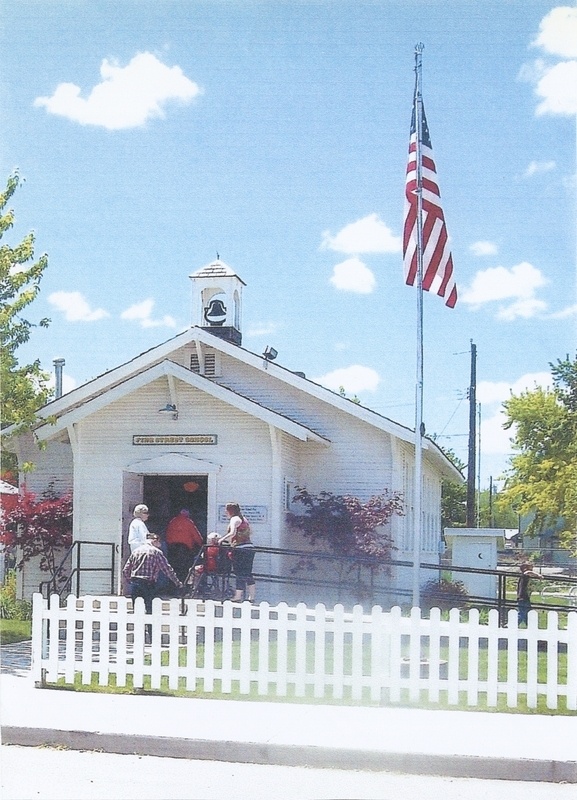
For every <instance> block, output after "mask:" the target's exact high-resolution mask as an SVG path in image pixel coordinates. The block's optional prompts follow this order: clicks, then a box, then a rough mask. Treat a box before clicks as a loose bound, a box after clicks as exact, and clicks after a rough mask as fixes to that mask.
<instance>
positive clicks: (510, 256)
mask: <svg viewBox="0 0 577 800" xmlns="http://www.w3.org/2000/svg"><path fill="white" fill-rule="evenodd" d="M1 36H2V42H1V45H2V48H1V52H2V56H1V60H0V65H1V67H2V69H1V85H0V102H1V114H0V137H1V146H0V160H1V163H0V174H2V175H4V176H6V177H7V176H8V174H10V172H11V171H12V170H13V169H14V168H15V167H18V168H19V170H20V172H21V175H22V176H23V178H25V182H24V184H23V186H22V187H21V188H20V189H19V190H18V192H17V193H16V196H15V198H14V199H13V205H14V208H15V210H16V216H17V224H16V226H15V228H14V231H13V232H11V233H10V234H9V236H8V239H9V241H10V242H11V243H15V242H16V241H18V240H19V237H22V236H23V235H25V234H26V233H27V232H28V231H29V230H30V229H34V231H35V233H36V244H37V254H40V253H42V252H44V251H46V252H47V253H48V255H49V267H48V270H47V272H46V274H45V277H44V279H43V282H42V292H41V295H40V298H39V299H38V300H37V301H36V302H35V304H34V306H33V307H31V312H30V316H32V317H34V318H35V319H39V318H41V317H42V316H45V315H46V316H49V317H51V319H52V324H51V326H50V328H49V329H48V330H44V329H38V330H37V331H36V332H35V333H34V334H33V337H32V339H31V341H30V342H29V344H28V345H27V346H26V347H25V348H23V349H22V351H21V358H22V360H24V359H25V358H26V359H30V358H36V357H39V358H40V359H41V362H42V364H43V365H44V367H45V368H46V369H48V370H50V369H51V368H52V359H53V358H54V357H56V356H62V357H64V358H65V359H66V367H65V389H67V388H72V387H73V386H75V385H80V384H81V383H83V382H84V381H86V380H88V379H90V378H92V377H94V376H95V375H98V374H100V373H102V372H104V371H105V370H107V369H110V368H112V367H114V366H116V365H117V364H119V363H121V362H123V361H125V360H128V359H129V358H132V357H133V356H135V355H136V354H138V353H140V352H142V351H144V350H146V349H148V348H150V347H152V346H154V345H155V344H157V343H160V342H162V341H164V340H165V339H168V338H170V337H171V336H173V335H174V334H176V333H177V332H178V331H180V330H182V329H183V328H184V327H186V326H187V325H188V324H189V323H190V281H189V279H188V275H189V274H190V273H191V272H193V271H195V270H197V269H198V268H200V267H202V266H204V265H205V264H207V263H209V262H210V261H212V260H213V259H214V258H215V255H216V253H217V252H218V253H219V254H220V257H221V259H222V260H223V261H225V262H226V263H227V264H229V265H230V266H231V267H233V268H234V269H235V270H236V271H237V272H238V274H239V275H240V276H241V277H242V278H243V279H244V281H245V282H246V283H247V289H246V291H245V294H244V307H243V315H244V321H243V345H244V346H246V347H247V348H248V349H250V350H253V351H255V352H262V351H263V349H264V347H265V345H267V344H269V345H272V346H274V347H275V348H276V349H277V350H278V352H279V357H278V361H279V363H281V364H283V365H284V366H286V367H288V368H289V369H294V370H302V371H304V372H305V373H306V374H307V377H311V378H313V379H315V380H319V381H320V382H321V383H324V384H325V385H327V386H329V387H330V388H334V389H338V387H339V386H340V385H343V386H344V387H345V389H346V391H347V392H348V393H349V394H357V395H358V397H359V398H360V399H361V401H362V402H363V404H364V405H367V406H368V407H370V408H373V409H375V410H376V411H378V412H380V413H382V414H385V415H386V416H389V417H391V418H392V419H394V420H396V421H398V422H401V423H403V424H406V425H409V426H411V427H412V426H413V425H414V387H415V350H416V297H415V290H414V289H413V288H411V287H408V286H405V285H404V282H403V267H402V255H401V252H400V237H401V233H402V224H403V200H404V176H405V169H406V162H407V148H408V141H409V125H410V116H411V105H412V92H413V81H414V72H413V67H414V46H415V44H416V43H417V42H419V41H422V42H424V44H425V51H424V55H423V94H424V102H425V107H426V112H427V118H428V122H429V127H430V131H431V138H432V145H433V153H434V156H435V161H436V165H437V172H438V178H439V185H440V188H441V194H442V200H443V208H444V211H445V217H446V220H447V227H448V232H449V235H450V237H451V247H452V253H453V261H454V264H455V275H456V280H457V286H458V290H459V301H458V303H457V306H456V308H455V309H452V310H451V309H448V308H446V307H445V306H444V304H443V301H442V300H441V299H440V298H437V297H436V296H434V295H431V296H429V295H426V296H425V298H424V309H425V321H424V325H425V329H424V336H425V383H424V419H425V423H426V427H427V432H428V433H430V434H432V433H436V434H438V435H440V436H441V437H442V438H440V440H439V441H440V443H441V444H443V445H444V446H448V447H452V448H453V449H454V450H455V452H456V453H457V454H458V455H459V456H460V457H461V458H463V459H464V460H466V450H467V426H468V406H467V400H466V390H467V386H468V383H469V349H470V341H471V340H473V341H474V342H475V344H476V345H477V351H478V364H477V377H478V400H479V401H480V403H481V419H482V429H481V448H482V459H481V466H482V482H483V484H484V485H486V484H487V483H488V478H489V475H492V476H493V477H494V478H496V477H497V476H498V475H500V474H502V472H503V470H504V468H505V466H506V463H507V456H508V452H509V443H508V434H506V433H505V432H504V431H503V430H502V427H501V422H502V417H501V416H500V413H499V410H500V404H501V402H502V400H503V399H505V398H506V397H507V396H508V395H509V393H510V391H511V389H513V390H514V391H516V392H518V391H520V390H522V389H523V388H525V387H527V386H528V387H532V386H534V385H535V383H536V382H537V383H541V384H546V383H547V381H548V380H549V377H548V372H549V366H548V365H549V362H551V361H556V360H557V359H558V358H563V357H565V355H566V354H567V353H572V354H574V352H575V347H576V342H577V338H576V321H577V296H576V283H577V282H576V269H575V260H576V243H575V233H576V226H575V211H576V203H575V189H576V182H575V151H576V148H575V142H576V139H575V114H576V111H577V10H576V9H575V7H570V6H555V5H554V4H552V3H550V2H541V1H540V0H519V2H517V0H512V1H511V2H507V1H505V0H499V2H490V0H489V1H487V2H480V1H479V2H455V1H453V2H451V0H442V1H439V2H435V1H433V0H431V1H427V0H398V1H397V0H388V1H387V2H385V0H381V1H380V2H379V1H376V2H363V0H354V2H338V1H335V2H307V1H306V0H304V1H303V2H290V1H289V2H276V0H269V1H268V2H240V0H209V1H208V2H194V1H193V0H189V1H188V2H182V1H180V0H172V1H169V2H162V0H160V1H159V0H155V2H141V1H140V0H134V1H133V2H128V1H127V2H122V1H121V2H118V1H117V2H113V3H108V2H105V1H104V2H103V1H102V0H98V2H96V0H94V1H93V2H91V1H90V0H85V1H84V2H82V1H81V0H71V2H62V1H60V0H51V2H40V1H39V0H38V1H36V2H26V0H22V1H21V2H18V3H11V4H8V3H5V4H4V5H3V8H2V22H1Z"/></svg>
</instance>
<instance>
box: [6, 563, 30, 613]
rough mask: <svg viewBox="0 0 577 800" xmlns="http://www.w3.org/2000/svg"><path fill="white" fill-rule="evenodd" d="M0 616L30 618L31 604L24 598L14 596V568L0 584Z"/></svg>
mask: <svg viewBox="0 0 577 800" xmlns="http://www.w3.org/2000/svg"><path fill="white" fill-rule="evenodd" d="M0 618H1V619H22V620H24V619H32V606H31V605H30V603H27V602H26V600H18V599H17V598H16V570H14V569H11V570H10V571H9V572H8V573H7V574H6V580H5V581H4V585H3V586H0Z"/></svg>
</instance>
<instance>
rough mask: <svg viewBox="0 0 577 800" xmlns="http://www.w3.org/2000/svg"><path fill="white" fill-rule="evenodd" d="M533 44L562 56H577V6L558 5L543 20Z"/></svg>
mask: <svg viewBox="0 0 577 800" xmlns="http://www.w3.org/2000/svg"><path fill="white" fill-rule="evenodd" d="M533 45H534V46H537V47H541V48H542V49H543V50H545V51H546V52H547V53H551V54H552V55H555V56H561V57H562V58H575V57H577V8H575V7H571V6H557V8H554V9H553V10H552V11H550V12H549V13H548V14H547V16H546V17H543V19H542V20H541V23H540V25H539V35H538V36H537V38H536V39H535V41H534V42H533Z"/></svg>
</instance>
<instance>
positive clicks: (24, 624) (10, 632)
mask: <svg viewBox="0 0 577 800" xmlns="http://www.w3.org/2000/svg"><path fill="white" fill-rule="evenodd" d="M31 637H32V620H29V619H0V644H13V643H14V642H24V641H26V639H30V638H31Z"/></svg>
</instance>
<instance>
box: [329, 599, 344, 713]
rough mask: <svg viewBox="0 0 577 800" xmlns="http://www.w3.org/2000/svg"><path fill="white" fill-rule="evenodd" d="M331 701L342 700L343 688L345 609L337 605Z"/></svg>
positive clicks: (334, 621) (334, 620) (335, 611)
mask: <svg viewBox="0 0 577 800" xmlns="http://www.w3.org/2000/svg"><path fill="white" fill-rule="evenodd" d="M332 684H333V699H334V700H342V698H343V693H344V686H345V609H344V607H343V606H342V605H341V604H340V603H339V604H337V605H336V606H335V607H334V609H333V663H332Z"/></svg>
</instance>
